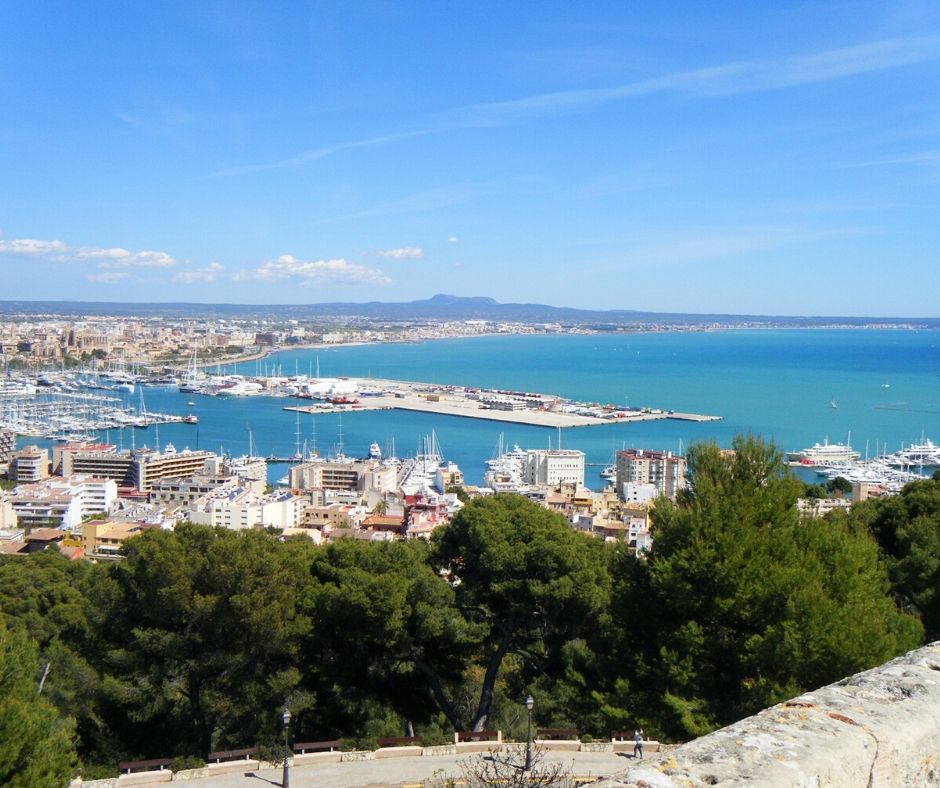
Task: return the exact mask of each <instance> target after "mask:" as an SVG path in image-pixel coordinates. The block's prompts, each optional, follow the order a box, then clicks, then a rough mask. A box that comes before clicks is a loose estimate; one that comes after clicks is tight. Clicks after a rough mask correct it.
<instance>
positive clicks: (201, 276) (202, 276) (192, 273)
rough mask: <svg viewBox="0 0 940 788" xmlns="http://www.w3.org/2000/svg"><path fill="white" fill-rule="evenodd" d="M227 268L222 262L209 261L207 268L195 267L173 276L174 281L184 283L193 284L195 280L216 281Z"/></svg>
mask: <svg viewBox="0 0 940 788" xmlns="http://www.w3.org/2000/svg"><path fill="white" fill-rule="evenodd" d="M224 269H225V266H223V265H222V264H221V263H209V265H207V266H206V267H205V268H194V269H191V270H186V271H180V272H179V273H178V274H176V275H175V276H174V277H173V281H174V282H182V283H183V284H187V285H188V284H192V283H194V282H214V281H215V280H216V279H217V278H218V275H219V273H221V272H222V271H223V270H224Z"/></svg>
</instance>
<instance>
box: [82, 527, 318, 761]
mask: <svg viewBox="0 0 940 788" xmlns="http://www.w3.org/2000/svg"><path fill="white" fill-rule="evenodd" d="M125 549H126V553H127V560H126V561H123V562H121V563H119V564H117V565H115V566H114V567H113V569H112V571H111V573H110V580H109V583H108V584H107V585H106V586H104V587H102V588H100V589H98V595H97V599H96V600H95V601H96V604H97V606H98V609H99V610H100V618H99V620H98V622H97V623H98V626H99V627H100V628H101V631H102V636H103V639H104V641H105V642H106V643H107V644H108V647H107V650H106V651H105V652H104V653H103V655H102V667H103V672H104V674H105V680H104V687H103V689H104V694H105V696H106V703H107V706H108V713H109V716H110V717H111V719H112V720H114V724H115V725H116V726H118V727H119V728H120V730H121V735H122V738H123V741H124V749H125V751H126V752H131V753H133V754H134V756H135V757H160V756H162V755H167V754H174V755H198V756H205V754H206V753H207V752H209V751H210V750H213V749H220V748H229V747H244V746H250V745H251V744H254V743H264V741H265V740H266V739H269V738H276V736H277V731H278V720H277V715H278V714H279V713H280V711H281V709H282V708H283V706H284V703H285V700H286V699H291V701H292V704H293V705H294V707H295V710H296V711H299V710H300V708H302V707H303V705H305V700H304V698H303V695H302V693H301V692H300V683H301V676H300V671H299V669H298V663H299V652H300V645H301V642H302V640H303V638H304V637H305V636H306V634H307V633H308V631H309V618H308V617H307V616H306V615H304V612H303V611H302V609H301V607H300V606H301V604H302V603H303V601H304V600H305V599H306V598H307V596H308V595H307V593H306V586H307V584H308V582H309V571H308V569H307V567H308V566H309V562H310V559H311V555H312V552H313V547H312V545H310V544H309V542H307V541H306V540H303V541H298V542H288V543H286V544H281V543H280V542H279V541H278V540H277V538H275V537H273V536H271V535H269V534H267V533H264V532H263V531H243V532H233V531H226V530H224V529H210V528H204V527H199V526H188V525H184V526H180V527H178V528H177V529H176V531H175V532H172V533H170V532H166V531H159V530H154V531H148V532H146V533H144V534H143V535H142V536H140V537H138V538H135V539H132V540H129V541H128V543H127V546H126V548H125Z"/></svg>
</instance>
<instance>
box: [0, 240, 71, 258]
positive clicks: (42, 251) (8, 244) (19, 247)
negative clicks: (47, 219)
mask: <svg viewBox="0 0 940 788" xmlns="http://www.w3.org/2000/svg"><path fill="white" fill-rule="evenodd" d="M67 249H68V247H67V246H66V245H65V244H64V243H62V241H41V240H38V239H36V238H13V239H11V240H9V241H5V240H3V239H2V238H0V254H16V255H26V256H29V257H57V256H58V255H61V254H63V253H64V252H65V251H66V250H67Z"/></svg>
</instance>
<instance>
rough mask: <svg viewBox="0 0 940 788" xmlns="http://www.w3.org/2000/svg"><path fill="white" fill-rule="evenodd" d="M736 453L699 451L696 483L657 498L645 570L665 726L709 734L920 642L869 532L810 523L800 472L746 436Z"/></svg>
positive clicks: (653, 677) (650, 647) (656, 687)
mask: <svg viewBox="0 0 940 788" xmlns="http://www.w3.org/2000/svg"><path fill="white" fill-rule="evenodd" d="M734 448H735V454H734V456H732V457H728V456H723V455H722V454H721V453H720V452H719V450H718V448H717V447H715V446H708V445H699V446H696V447H694V448H693V449H692V450H690V452H689V468H690V471H691V476H692V481H693V487H692V488H691V489H690V490H689V491H687V492H686V493H684V494H683V495H682V496H681V497H680V499H679V501H678V503H677V504H675V505H674V504H670V503H669V502H667V501H660V502H658V503H657V505H656V507H655V510H654V527H655V531H654V538H655V541H654V548H653V551H652V554H651V556H650V559H649V564H648V568H647V573H641V574H640V576H639V577H638V579H639V580H640V582H641V585H640V587H641V588H643V594H644V596H646V597H647V600H646V601H647V605H646V614H647V615H652V616H653V617H654V619H655V620H656V621H658V622H660V626H659V627H658V628H657V629H658V631H657V632H655V633H647V636H649V635H654V637H653V639H652V640H650V641H647V642H646V644H645V646H644V647H643V648H641V649H640V654H639V656H638V660H639V665H640V667H641V670H639V671H638V674H639V676H638V678H639V677H640V676H641V677H642V679H643V681H644V682H645V683H647V685H648V686H649V687H652V688H653V697H651V698H649V702H650V703H655V698H657V697H658V698H661V699H662V700H661V702H660V704H659V708H660V711H659V715H658V717H659V718H658V720H657V722H658V724H659V726H661V728H662V730H663V731H664V732H665V733H666V734H667V735H671V736H676V737H686V736H690V735H698V734H700V733H702V732H704V731H706V730H709V729H711V728H713V727H715V726H717V725H722V724H727V723H728V722H731V721H733V720H735V719H739V718H740V717H742V716H745V715H747V714H750V713H753V712H755V711H757V710H758V709H760V708H762V707H765V706H768V705H771V704H773V703H775V702H778V701H780V700H782V699H784V698H786V697H788V696H791V695H793V694H796V693H798V692H799V691H801V690H803V689H807V688H812V687H816V686H820V685H822V684H826V683H828V682H831V681H833V680H835V679H837V678H839V677H841V676H845V675H847V674H850V673H853V672H855V671H858V670H861V669H863V668H866V667H870V666H872V665H875V664H878V663H879V662H882V661H884V660H885V659H888V658H890V657H891V656H893V655H895V654H897V653H900V652H902V651H904V650H906V649H909V648H913V647H915V646H916V645H918V644H919V642H920V639H921V634H922V633H921V629H920V625H919V623H918V622H917V621H916V620H914V619H913V618H912V617H910V616H906V615H904V614H901V613H900V612H898V611H897V609H896V608H895V606H894V605H893V603H892V601H891V599H890V597H889V596H888V595H887V578H886V575H885V572H884V568H883V566H882V565H881V564H880V563H879V560H878V555H877V550H876V546H875V545H874V544H873V543H872V541H871V540H870V539H869V537H868V536H867V535H866V534H865V533H863V532H861V531H859V530H858V529H853V528H850V527H847V526H846V525H845V524H844V523H839V522H820V521H814V520H809V521H806V520H803V521H801V520H800V519H799V518H798V516H797V514H796V509H795V507H794V503H795V501H796V497H797V495H798V494H799V493H800V491H801V485H800V483H799V482H797V481H795V480H794V479H792V478H791V477H790V476H789V474H788V473H787V472H786V470H785V468H784V466H783V463H782V461H781V460H782V458H781V456H780V455H779V453H778V451H777V450H776V449H775V448H773V447H771V446H767V445H765V444H764V443H762V442H761V441H759V440H756V439H752V438H741V439H738V440H736V441H735V444H734Z"/></svg>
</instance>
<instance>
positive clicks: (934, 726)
mask: <svg viewBox="0 0 940 788" xmlns="http://www.w3.org/2000/svg"><path fill="white" fill-rule="evenodd" d="M596 785H600V786H604V788H678V786H682V787H683V788H690V787H691V786H705V785H722V786H760V787H763V788H769V787H770V786H773V788H778V787H780V788H782V787H783V786H807V788H809V786H813V787H814V788H817V787H818V786H838V787H839V788H889V787H891V788H893V787H894V786H913V785H916V786H940V641H938V642H936V643H932V644H930V645H929V646H925V647H924V648H920V649H917V650H916V651H911V652H910V653H908V654H905V655H904V656H903V657H898V658H897V659H894V660H892V661H891V662H888V663H886V664H884V665H881V666H880V667H877V668H873V669H872V670H867V671H865V672H864V673H858V674H856V675H854V676H851V677H850V678H847V679H843V680H842V681H838V682H836V683H835V684H830V685H829V686H827V687H823V688H822V689H819V690H816V691H815V692H809V693H806V694H805V695H800V696H799V697H798V698H793V699H792V700H789V701H786V702H785V703H781V704H779V705H777V706H773V707H771V708H769V709H765V710H764V711H762V712H760V713H759V714H755V715H754V716H753V717H748V718H746V719H744V720H741V721H740V722H737V723H735V724H734V725H730V726H728V727H727V728H722V729H721V730H718V731H715V732H714V733H710V734H709V735H707V736H703V737H702V738H700V739H696V740H694V741H691V742H689V743H687V744H683V745H680V746H678V747H675V748H671V749H670V750H669V751H668V752H667V753H663V754H661V755H659V756H656V757H651V758H647V759H646V760H645V761H642V762H640V763H637V764H636V765H634V766H633V767H632V768H630V769H629V770H627V771H626V772H624V773H623V774H621V775H618V776H616V777H614V778H611V779H608V780H604V781H603V782H600V783H597V784H596Z"/></svg>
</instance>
